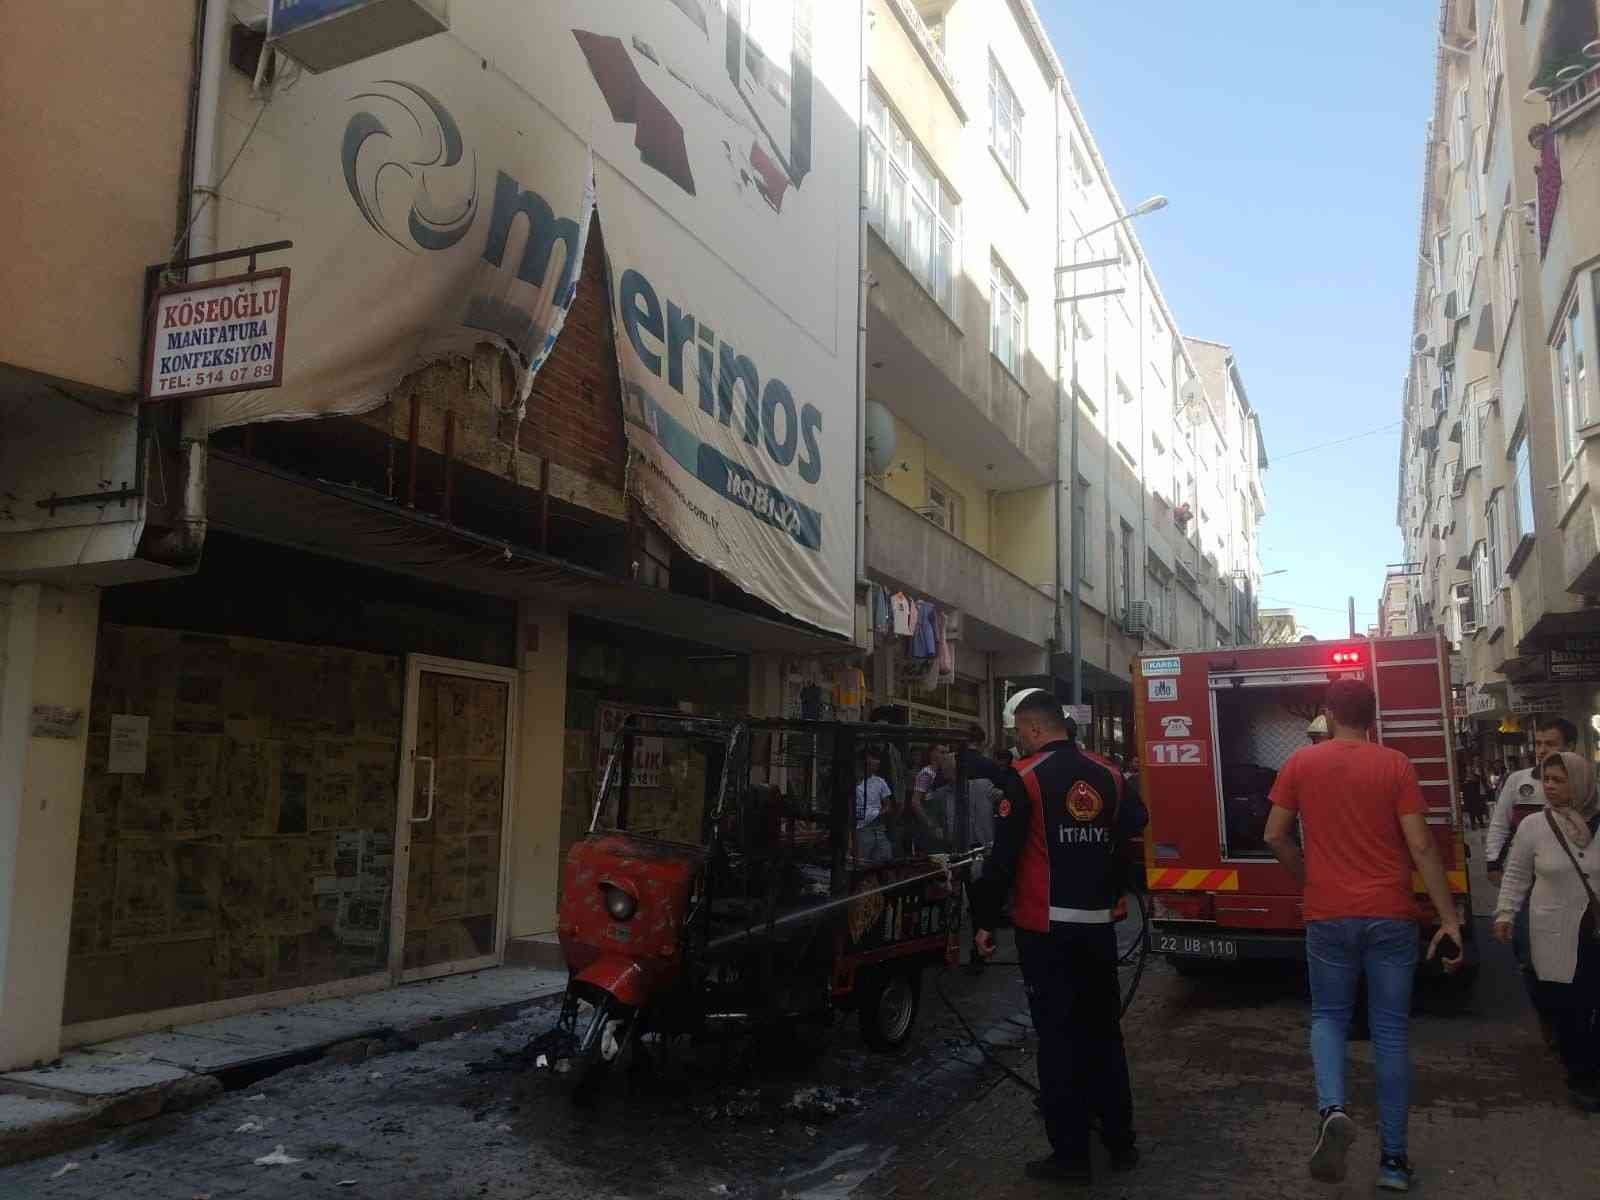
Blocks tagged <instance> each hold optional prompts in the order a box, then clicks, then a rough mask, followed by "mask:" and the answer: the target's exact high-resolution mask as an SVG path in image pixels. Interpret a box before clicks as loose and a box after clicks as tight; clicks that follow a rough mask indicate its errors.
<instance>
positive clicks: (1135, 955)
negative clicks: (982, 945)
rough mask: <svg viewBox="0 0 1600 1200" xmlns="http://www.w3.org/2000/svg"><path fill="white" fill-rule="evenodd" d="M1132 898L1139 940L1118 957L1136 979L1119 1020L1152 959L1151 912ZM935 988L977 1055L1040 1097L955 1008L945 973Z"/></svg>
mask: <svg viewBox="0 0 1600 1200" xmlns="http://www.w3.org/2000/svg"><path fill="white" fill-rule="evenodd" d="M1129 895H1130V896H1132V898H1133V899H1134V900H1135V902H1137V903H1138V905H1139V936H1138V938H1137V939H1135V941H1134V942H1133V944H1132V945H1130V946H1129V947H1128V948H1127V949H1126V950H1124V951H1123V952H1122V954H1121V955H1119V956H1118V958H1117V966H1118V967H1125V966H1127V965H1128V964H1129V963H1133V964H1134V968H1133V978H1132V979H1131V980H1130V981H1129V982H1128V990H1127V992H1126V993H1124V994H1123V997H1122V1007H1121V1008H1120V1009H1119V1010H1118V1012H1117V1017H1118V1019H1119V1020H1120V1019H1121V1018H1122V1017H1123V1016H1125V1015H1126V1014H1127V1011H1128V1009H1129V1007H1131V1006H1132V1004H1133V1000H1134V997H1135V996H1137V995H1138V994H1139V983H1140V981H1141V980H1142V979H1143V978H1144V967H1145V963H1146V962H1147V961H1148V960H1149V957H1150V939H1149V936H1148V935H1149V932H1150V915H1149V910H1148V909H1147V908H1146V906H1145V902H1144V899H1143V897H1141V896H1139V895H1138V894H1137V893H1129ZM987 965H988V966H990V967H1016V968H1018V969H1020V968H1021V966H1022V964H1021V963H1020V962H1018V961H1017V960H1016V959H990V960H989V962H988V964H987ZM933 987H934V990H935V991H936V992H938V993H939V999H940V1000H941V1001H942V1002H943V1003H944V1006H945V1007H946V1008H948V1009H949V1010H950V1015H951V1016H953V1017H954V1018H955V1019H956V1020H957V1021H958V1022H959V1023H960V1025H961V1028H962V1029H963V1030H965V1031H966V1034H967V1040H968V1041H970V1042H971V1043H972V1044H973V1046H975V1047H976V1048H977V1050H978V1052H979V1053H980V1054H982V1055H983V1057H984V1058H986V1059H988V1060H989V1061H990V1062H991V1063H993V1064H994V1065H995V1066H997V1067H999V1068H1000V1070H1002V1071H1003V1072H1005V1074H1006V1076H1007V1078H1009V1079H1010V1080H1011V1081H1012V1082H1013V1083H1015V1084H1018V1085H1020V1086H1021V1087H1023V1088H1026V1089H1027V1090H1028V1091H1030V1092H1032V1093H1033V1094H1034V1095H1035V1096H1037V1095H1039V1085H1038V1084H1036V1083H1034V1082H1033V1081H1032V1080H1030V1079H1028V1078H1027V1077H1026V1076H1024V1075H1022V1074H1020V1073H1019V1072H1018V1071H1017V1070H1016V1069H1015V1068H1013V1067H1011V1066H1009V1065H1008V1064H1006V1063H1004V1062H1002V1061H1000V1058H999V1056H998V1055H997V1054H996V1053H995V1047H994V1046H992V1045H990V1043H989V1042H988V1041H987V1040H985V1039H984V1038H983V1037H982V1036H980V1035H979V1033H978V1031H977V1030H975V1029H974V1028H973V1027H972V1023H971V1022H970V1021H968V1020H967V1018H966V1016H965V1015H964V1014H963V1013H962V1012H961V1010H960V1009H959V1008H957V1007H956V1005H955V1002H954V1001H953V1000H951V999H950V997H949V995H947V994H946V992H945V990H944V978H943V973H942V972H941V973H940V974H939V975H935V976H934V979H933Z"/></svg>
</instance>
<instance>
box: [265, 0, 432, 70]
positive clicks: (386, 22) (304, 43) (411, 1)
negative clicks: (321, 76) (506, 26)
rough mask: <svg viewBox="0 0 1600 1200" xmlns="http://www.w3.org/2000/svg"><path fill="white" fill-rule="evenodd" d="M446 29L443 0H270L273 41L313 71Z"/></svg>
mask: <svg viewBox="0 0 1600 1200" xmlns="http://www.w3.org/2000/svg"><path fill="white" fill-rule="evenodd" d="M449 28H450V22H449V20H448V19H447V17H446V15H445V6H444V0H272V23H271V26H270V29H271V31H272V45H273V46H274V47H275V48H277V49H279V50H282V51H283V52H284V53H285V54H287V55H288V56H289V57H290V58H292V59H294V61H295V62H297V63H299V64H300V65H301V66H303V67H305V68H306V70H308V71H312V72H317V71H331V70H333V69H334V68H336V67H342V66H346V65H347V64H349V63H353V62H359V61H361V60H362V59H366V58H372V57H373V56H374V55H378V54H382V53H383V52H384V51H386V50H393V49H395V48H397V47H399V46H405V45H409V44H410V43H412V42H417V41H421V40H422V39H423V38H426V37H432V36H433V35H434V34H436V33H443V32H445V31H446V30H447V29H449Z"/></svg>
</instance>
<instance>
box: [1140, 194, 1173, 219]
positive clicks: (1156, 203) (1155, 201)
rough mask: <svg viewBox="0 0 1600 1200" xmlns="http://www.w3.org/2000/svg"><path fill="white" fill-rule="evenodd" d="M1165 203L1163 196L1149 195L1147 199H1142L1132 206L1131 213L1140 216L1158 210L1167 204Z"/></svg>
mask: <svg viewBox="0 0 1600 1200" xmlns="http://www.w3.org/2000/svg"><path fill="white" fill-rule="evenodd" d="M1167 203H1168V202H1167V198H1166V197H1165V196H1159V195H1157V196H1151V197H1150V198H1149V199H1148V200H1142V201H1140V202H1139V203H1138V204H1137V205H1135V206H1134V210H1133V215H1134V216H1136V217H1142V216H1144V215H1145V214H1146V213H1153V212H1160V211H1161V210H1162V209H1163V208H1165V207H1166V206H1167Z"/></svg>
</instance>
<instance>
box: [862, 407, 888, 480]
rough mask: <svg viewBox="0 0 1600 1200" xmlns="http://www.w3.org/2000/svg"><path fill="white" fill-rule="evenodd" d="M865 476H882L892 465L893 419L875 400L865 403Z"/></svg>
mask: <svg viewBox="0 0 1600 1200" xmlns="http://www.w3.org/2000/svg"><path fill="white" fill-rule="evenodd" d="M866 420H867V474H869V475H882V474H884V473H885V472H886V471H888V469H889V468H890V467H891V466H892V465H893V464H894V450H895V437H894V417H893V416H891V415H890V413H889V410H888V409H887V408H885V407H884V406H883V405H882V404H880V403H878V401H876V400H868V401H867V418H866Z"/></svg>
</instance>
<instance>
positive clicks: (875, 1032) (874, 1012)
mask: <svg viewBox="0 0 1600 1200" xmlns="http://www.w3.org/2000/svg"><path fill="white" fill-rule="evenodd" d="M921 1002H922V972H921V971H919V970H909V971H886V972H884V973H882V974H878V975H874V976H873V978H872V979H871V980H870V981H868V982H867V983H866V984H865V985H864V987H863V989H862V993H861V999H860V1002H859V1010H860V1017H861V1037H862V1038H863V1040H865V1041H866V1043H867V1045H869V1046H871V1047H872V1048H873V1049H874V1050H898V1049H900V1047H902V1046H904V1045H905V1044H906V1042H907V1041H909V1040H910V1038H911V1030H912V1027H913V1026H914V1025H916V1023H917V1009H918V1007H920V1005H921Z"/></svg>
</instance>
